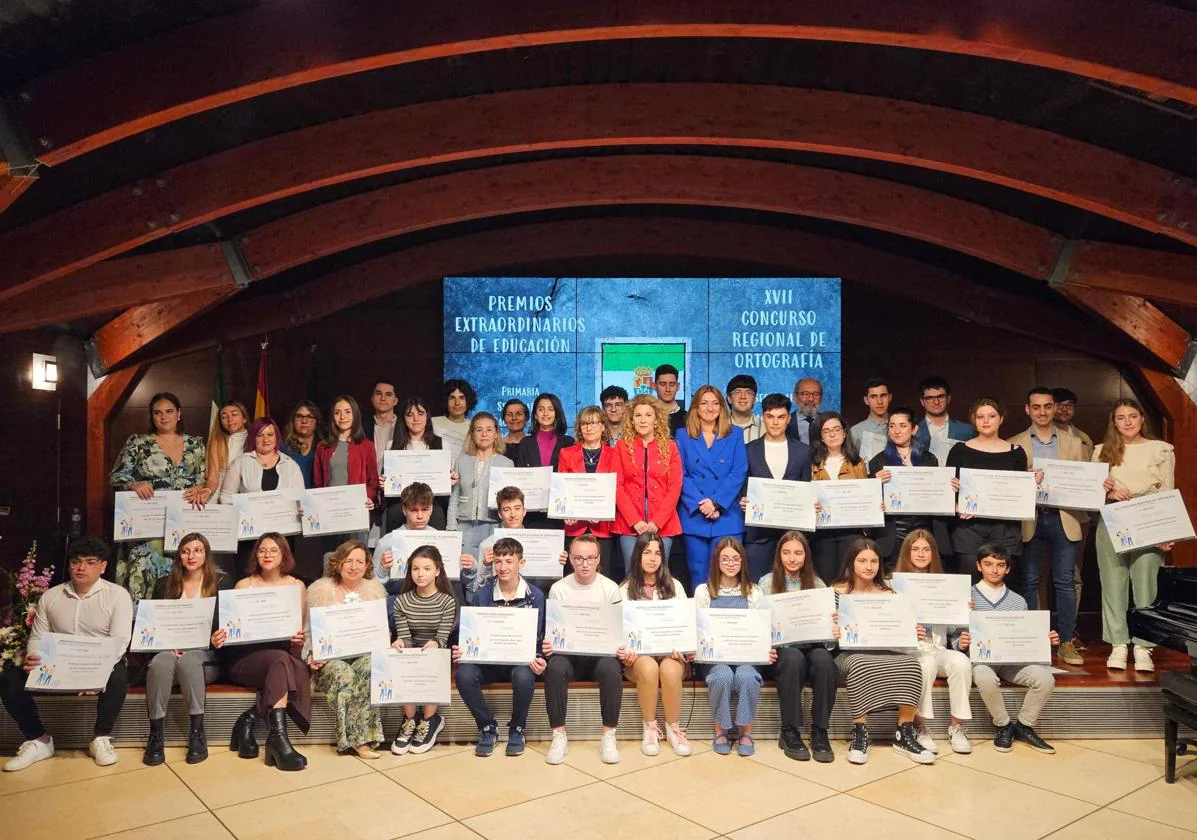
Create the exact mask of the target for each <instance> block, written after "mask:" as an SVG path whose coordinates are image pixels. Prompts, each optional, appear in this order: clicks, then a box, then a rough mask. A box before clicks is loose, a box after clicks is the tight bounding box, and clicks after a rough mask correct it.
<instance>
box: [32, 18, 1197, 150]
mask: <svg viewBox="0 0 1197 840" xmlns="http://www.w3.org/2000/svg"><path fill="white" fill-rule="evenodd" d="M1195 21H1197V17H1195V16H1194V15H1193V14H1192V13H1190V12H1187V11H1185V10H1183V9H1179V8H1174V7H1169V6H1165V5H1164V4H1161V3H1153V2H1148V0H1087V2H1079V0H1073V1H1072V2H1067V1H1066V0H1021V2H1017V3H1011V2H1007V0H973V2H970V3H960V2H958V0H917V2H894V0H839V2H836V3H795V2H792V0H757V2H754V3H739V4H728V3H727V2H725V0H689V1H688V2H685V3H679V2H676V0H638V2H635V3H633V2H620V1H619V0H616V2H607V3H590V4H583V5H577V4H569V3H559V2H555V0H525V2H521V3H518V4H502V5H499V4H488V5H487V6H485V7H480V5H479V4H478V3H475V2H466V0H447V1H446V2H441V3H395V2H393V0H363V2H357V3H344V2H340V0H321V1H320V2H309V3H305V4H304V5H303V6H302V7H297V6H296V5H295V4H294V3H291V2H273V3H264V4H261V5H259V6H256V7H254V8H251V9H247V10H245V11H242V12H237V13H234V14H228V15H222V16H220V17H217V18H213V19H211V20H208V21H204V22H202V23H197V24H194V25H191V26H187V27H183V28H180V29H177V30H174V31H172V32H169V33H166V34H164V35H161V36H159V37H156V38H152V39H148V40H146V41H142V42H139V43H136V44H133V45H131V46H129V47H126V48H124V49H120V50H115V51H113V52H110V53H106V54H104V55H101V56H98V57H96V58H94V59H91V60H89V61H85V62H80V63H78V64H75V65H71V66H69V67H66V68H64V69H63V70H60V71H59V72H57V73H55V74H52V75H50V76H47V77H45V78H42V79H39V80H36V81H34V82H33V83H31V84H29V85H27V86H25V87H23V88H22V90H21V91H20V92H21V94H22V96H20V97H14V100H15V102H14V105H13V112H14V114H15V116H16V119H17V121H18V122H19V123H20V125H21V126H22V127H23V129H24V132H25V135H26V136H27V137H31V138H35V139H36V141H37V143H38V145H39V146H41V147H42V148H45V149H47V151H46V152H45V153H44V154H43V155H42V156H41V160H42V161H43V162H44V163H46V164H48V165H55V164H59V163H62V162H63V161H65V160H69V159H70V158H73V157H76V156H78V155H81V154H84V153H86V152H89V151H92V150H94V149H96V148H99V147H100V146H103V145H106V144H109V143H113V142H115V141H117V140H120V139H122V138H124V137H129V136H131V135H133V134H136V133H138V132H141V131H145V130H147V129H150V128H153V127H155V126H159V125H162V124H164V123H167V122H171V121H173V120H178V119H182V118H184V117H187V116H190V115H193V114H197V113H200V112H203V111H206V110H209V109H211V108H216V107H220V106H222V105H228V104H230V103H233V102H239V101H242V100H245V99H249V98H252V97H254V96H261V95H263V94H266V93H270V92H272V91H277V90H282V89H285V88H289V87H293V86H296V85H303V84H309V83H311V82H316V81H320V80H322V79H329V78H334V77H337V76H344V75H349V74H352V73H359V72H364V71H369V70H374V69H378V68H380V67H389V66H395V65H399V64H405V63H410V62H415V61H424V60H429V59H440V58H449V57H453V56H461V55H467V54H471V53H478V52H484V51H488V50H501V49H509V48H514V47H528V46H537V45H547V44H564V43H586V42H597V41H610V40H626V39H645V38H701V37H706V38H771V39H790V40H816V41H840V42H851V43H863V44H874V45H879V46H888V47H906V48H912V49H919V50H932V51H936V52H946V53H956V54H961V55H971V56H979V57H983V58H990V59H997V60H1000V61H1010V62H1017V63H1020V64H1027V65H1033V66H1039V67H1045V68H1049V69H1053V70H1060V71H1064V72H1068V73H1073V74H1077V75H1082V76H1088V77H1090V78H1093V79H1100V80H1102V81H1105V82H1108V83H1112V84H1117V85H1126V86H1129V87H1132V88H1136V89H1138V90H1142V91H1145V92H1147V93H1150V94H1153V95H1156V96H1161V97H1167V98H1173V99H1179V100H1182V101H1184V102H1189V103H1194V104H1197V46H1195V45H1197V23H1195ZM219 56H227V57H230V58H229V60H214V57H219Z"/></svg>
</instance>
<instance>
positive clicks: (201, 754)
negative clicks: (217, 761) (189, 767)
mask: <svg viewBox="0 0 1197 840" xmlns="http://www.w3.org/2000/svg"><path fill="white" fill-rule="evenodd" d="M207 757H208V733H207V732H205V731H204V716H203V715H192V716H191V732H189V733H188V735H187V763H188V764H199V763H200V762H201V761H203V760H204V759H205V758H207Z"/></svg>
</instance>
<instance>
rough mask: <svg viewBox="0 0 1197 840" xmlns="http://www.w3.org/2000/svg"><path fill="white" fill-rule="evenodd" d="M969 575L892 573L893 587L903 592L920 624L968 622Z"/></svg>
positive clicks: (959, 625)
mask: <svg viewBox="0 0 1197 840" xmlns="http://www.w3.org/2000/svg"><path fill="white" fill-rule="evenodd" d="M972 585H973V581H972V577H971V576H969V575H933V574H924V573H921V572H920V573H915V574H910V573H907V572H899V573H897V574H895V575H894V579H893V587H894V591H895V592H897V593H899V594H901V595H904V596H906V598H908V599H909V600H910V604H911V606H912V607H913V609H914V620H915V621H917V622H918V623H919V624H946V625H949V626H951V627H966V626H968V616H969V612H970V611H969V606H968V601H969V598H970V591H971V590H972Z"/></svg>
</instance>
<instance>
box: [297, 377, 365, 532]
mask: <svg viewBox="0 0 1197 840" xmlns="http://www.w3.org/2000/svg"><path fill="white" fill-rule="evenodd" d="M329 414H330V416H331V417H332V422H331V423H330V424H329V432H328V437H326V438H325V439H324V440H322V441H321V442H320V443H318V444H316V459H315V461H314V462H313V464H312V481H313V483H314V484H315V486H317V487H344V486H345V485H347V484H364V485H366V508H367V509H368V510H374V502H375V499H377V497H378V456H377V455H376V454H375V452H374V441H372V440H370V439H369V438H367V437H366V435H365V433H364V432H363V431H362V412H361V409H359V408H358V405H357V400H355V399H354V398H353V397H351V396H349V395H348V394H342V395H341V396H339V397H337V398H336V399H335V400H333V404H332V411H331V412H329ZM366 536H367V535H366V534H365V533H362V534H348V535H346V534H334V535H330V536H329V538H328V539H329V540H333V541H335V543H336V544H335V545H333V546H332V548H336V545H339V544H340V543H342V542H344V541H345V540H347V539H358V540H359V541H361V542H365V541H366ZM330 550H331V549H330Z"/></svg>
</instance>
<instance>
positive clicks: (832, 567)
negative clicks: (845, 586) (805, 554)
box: [810, 528, 864, 586]
mask: <svg viewBox="0 0 1197 840" xmlns="http://www.w3.org/2000/svg"><path fill="white" fill-rule="evenodd" d="M862 536H864V532H862V531H860V530H857V529H853V528H828V529H827V530H824V531H818V532H816V533H815V535H814V536H813V537H812V538H811V546H810V552H811V555H812V559H813V560H814V563H815V574H817V575H818V576H819V577H820V579H822V581H823V583H825V584H827V585H828V586H831V584H833V583H835V582H836V581H837V580H839V577H840V572H841V571H842V570H843V568H844V554H845V552H847V550H848V547H849V546H850V545H852V543H853V542H855V541H856V540H857V539H859V538H860V537H862Z"/></svg>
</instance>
